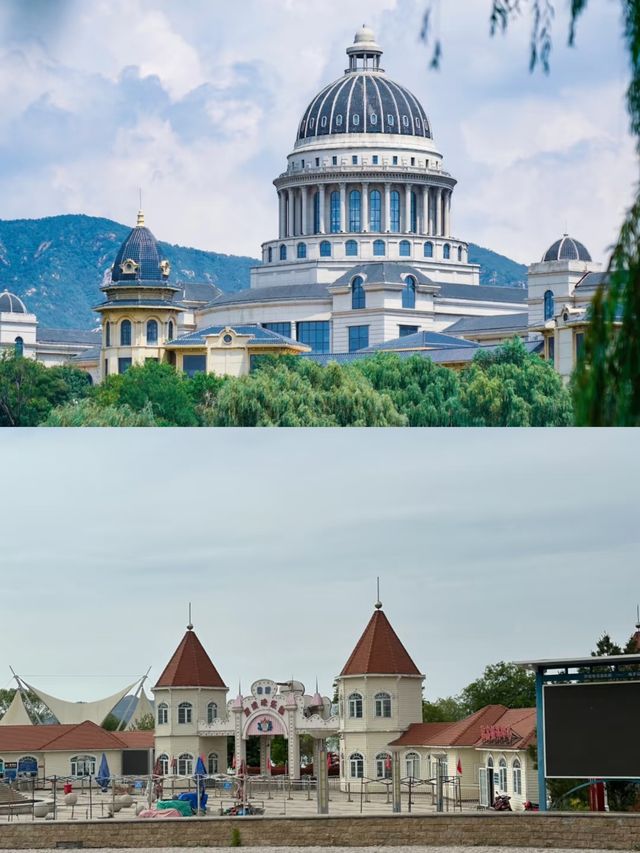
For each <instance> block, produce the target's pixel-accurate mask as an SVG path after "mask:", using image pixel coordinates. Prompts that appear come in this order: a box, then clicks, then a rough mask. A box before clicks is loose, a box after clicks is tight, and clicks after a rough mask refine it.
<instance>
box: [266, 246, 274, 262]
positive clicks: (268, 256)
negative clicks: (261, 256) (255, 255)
mask: <svg viewBox="0 0 640 853" xmlns="http://www.w3.org/2000/svg"><path fill="white" fill-rule="evenodd" d="M267 258H268V261H269V263H271V262H272V261H273V246H269V249H268V250H267Z"/></svg>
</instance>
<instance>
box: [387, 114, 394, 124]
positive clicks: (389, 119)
mask: <svg viewBox="0 0 640 853" xmlns="http://www.w3.org/2000/svg"><path fill="white" fill-rule="evenodd" d="M387 124H388V125H389V127H393V125H394V124H395V120H394V118H393V116H392V115H391V114H389V115H388V116H387Z"/></svg>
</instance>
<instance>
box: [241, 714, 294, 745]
mask: <svg viewBox="0 0 640 853" xmlns="http://www.w3.org/2000/svg"><path fill="white" fill-rule="evenodd" d="M254 735H255V736H258V737H261V736H269V737H274V736H275V735H283V736H284V737H288V736H289V733H288V732H287V726H286V724H285V722H284V720H283V719H282V718H281V717H279V716H278V715H277V714H273V713H272V712H270V711H266V712H265V711H260V712H258V713H257V714H255V715H254V716H253V717H249V719H248V720H247V721H246V722H245V726H244V731H243V733H242V736H243V738H244V739H245V740H246V739H247V738H249V737H252V736H254Z"/></svg>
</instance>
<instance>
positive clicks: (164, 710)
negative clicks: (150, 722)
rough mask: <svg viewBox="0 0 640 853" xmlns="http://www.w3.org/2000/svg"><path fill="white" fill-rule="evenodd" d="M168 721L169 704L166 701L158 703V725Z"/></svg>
mask: <svg viewBox="0 0 640 853" xmlns="http://www.w3.org/2000/svg"><path fill="white" fill-rule="evenodd" d="M168 722H169V706H168V705H167V703H166V702H161V703H160V704H159V705H158V725H159V726H162V725H164V724H165V723H168Z"/></svg>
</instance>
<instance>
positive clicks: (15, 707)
mask: <svg viewBox="0 0 640 853" xmlns="http://www.w3.org/2000/svg"><path fill="white" fill-rule="evenodd" d="M31 725H33V723H32V722H31V718H30V717H29V715H28V714H27V709H26V708H25V707H24V702H23V701H22V693H21V692H20V691H19V690H16V692H15V695H14V697H13V699H12V700H11V704H10V705H9V707H8V708H7V710H6V711H5V713H4V716H3V717H2V719H1V720H0V726H31Z"/></svg>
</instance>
